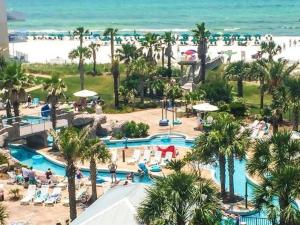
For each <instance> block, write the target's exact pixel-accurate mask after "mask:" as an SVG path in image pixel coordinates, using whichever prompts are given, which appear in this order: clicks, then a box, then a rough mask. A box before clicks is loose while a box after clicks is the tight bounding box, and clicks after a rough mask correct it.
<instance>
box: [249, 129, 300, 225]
mask: <svg viewBox="0 0 300 225" xmlns="http://www.w3.org/2000/svg"><path fill="white" fill-rule="evenodd" d="M299 153H300V142H299V140H294V139H292V138H291V133H290V132H287V131H283V132H278V133H275V134H274V135H273V136H272V137H271V138H270V139H266V140H259V141H258V142H257V143H256V145H255V149H254V154H253V155H252V157H251V158H250V159H249V160H248V162H247V171H248V172H249V173H250V174H251V175H256V176H258V177H259V178H260V180H261V181H262V182H261V183H260V186H259V187H257V188H256V189H255V198H254V202H255V204H256V206H257V207H258V208H260V209H262V208H264V209H265V210H266V211H267V215H268V217H269V219H270V220H271V221H273V222H274V224H279V225H296V224H299V221H300V214H299V211H298V209H296V208H295V206H294V205H293V202H294V200H295V199H296V198H297V197H298V196H299V194H300V188H299V187H300V178H299V172H300V167H299V157H298V156H299ZM278 218H279V223H277V222H278Z"/></svg>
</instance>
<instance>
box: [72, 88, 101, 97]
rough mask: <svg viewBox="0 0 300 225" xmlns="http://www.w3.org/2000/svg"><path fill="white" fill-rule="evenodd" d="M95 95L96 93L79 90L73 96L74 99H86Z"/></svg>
mask: <svg viewBox="0 0 300 225" xmlns="http://www.w3.org/2000/svg"><path fill="white" fill-rule="evenodd" d="M95 95H97V93H96V92H94V91H89V90H81V91H77V92H75V93H74V96H76V97H81V98H87V97H92V96H95Z"/></svg>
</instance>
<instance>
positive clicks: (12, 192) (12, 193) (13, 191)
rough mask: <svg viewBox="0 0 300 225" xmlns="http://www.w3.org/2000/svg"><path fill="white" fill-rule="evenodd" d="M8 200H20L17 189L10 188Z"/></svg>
mask: <svg viewBox="0 0 300 225" xmlns="http://www.w3.org/2000/svg"><path fill="white" fill-rule="evenodd" d="M9 195H10V199H11V200H14V201H17V200H19V199H20V189H19V188H12V189H10V190H9Z"/></svg>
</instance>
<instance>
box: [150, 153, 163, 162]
mask: <svg viewBox="0 0 300 225" xmlns="http://www.w3.org/2000/svg"><path fill="white" fill-rule="evenodd" d="M161 154H162V152H161V151H156V152H155V154H154V158H153V159H152V160H151V162H150V165H155V164H159V163H160V161H161Z"/></svg>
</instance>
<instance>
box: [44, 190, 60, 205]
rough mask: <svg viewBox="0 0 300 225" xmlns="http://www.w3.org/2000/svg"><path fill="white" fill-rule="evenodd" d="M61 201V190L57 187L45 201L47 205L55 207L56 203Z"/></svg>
mask: <svg viewBox="0 0 300 225" xmlns="http://www.w3.org/2000/svg"><path fill="white" fill-rule="evenodd" d="M60 199H61V188H60V187H55V188H54V189H53V191H52V193H51V194H50V195H49V196H48V198H47V200H46V201H45V205H48V206H50V205H54V203H57V202H59V201H60Z"/></svg>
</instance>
